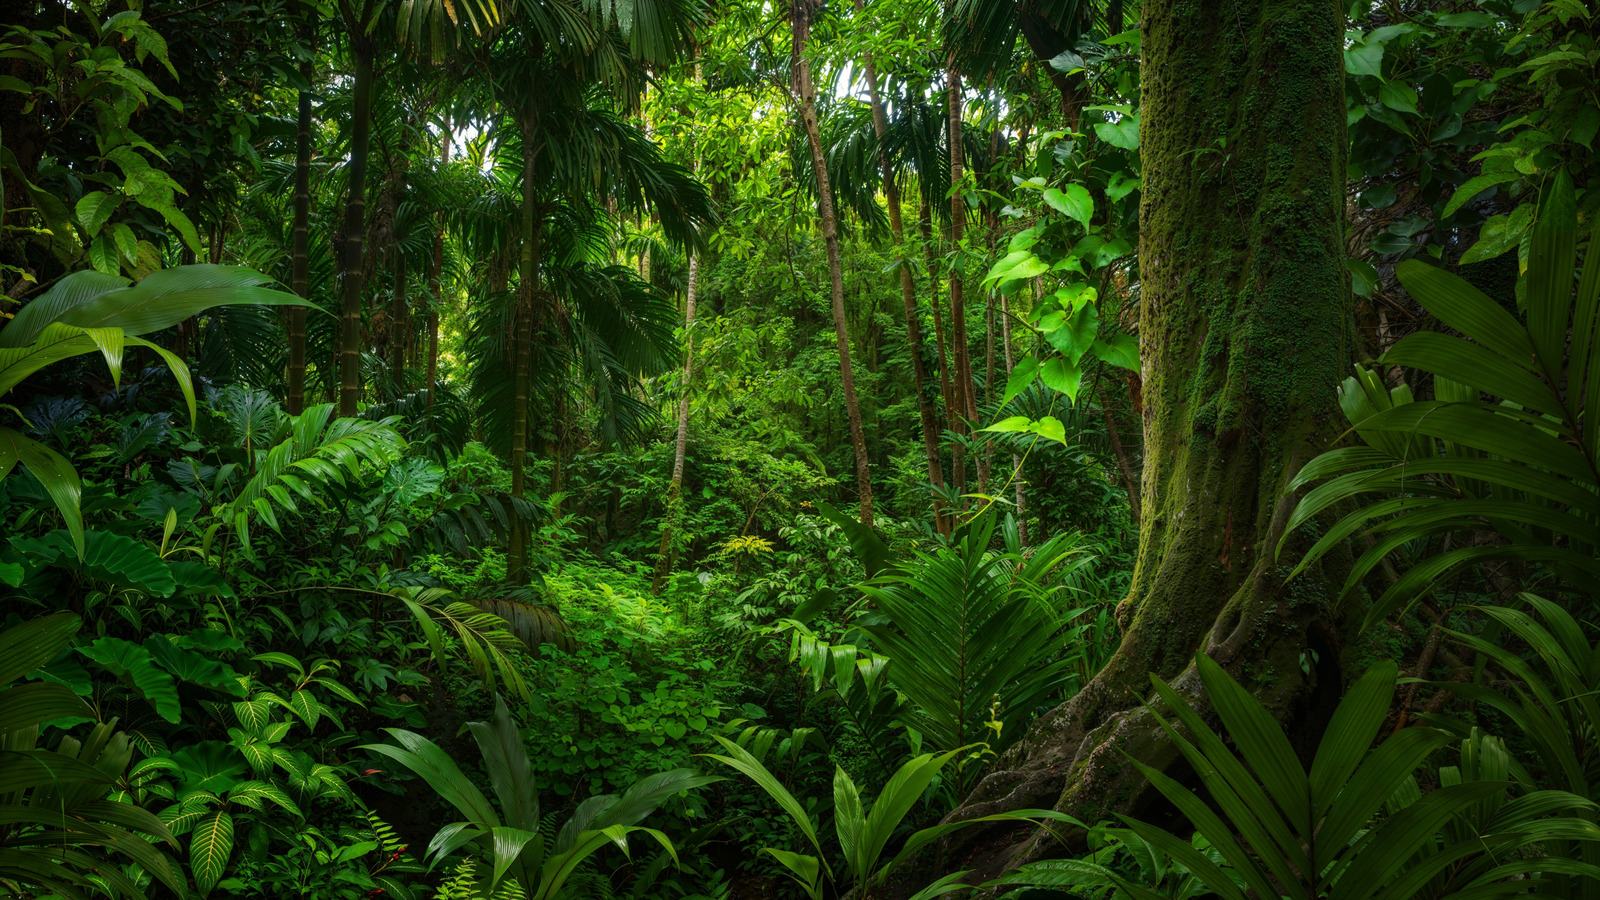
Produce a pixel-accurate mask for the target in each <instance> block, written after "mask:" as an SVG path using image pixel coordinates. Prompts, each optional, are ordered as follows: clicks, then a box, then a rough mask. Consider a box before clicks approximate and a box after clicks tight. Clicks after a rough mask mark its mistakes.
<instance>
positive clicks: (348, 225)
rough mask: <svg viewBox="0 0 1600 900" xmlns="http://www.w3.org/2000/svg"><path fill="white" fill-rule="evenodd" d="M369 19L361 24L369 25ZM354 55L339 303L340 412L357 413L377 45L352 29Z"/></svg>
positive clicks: (359, 398) (344, 414) (348, 414)
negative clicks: (368, 162) (348, 168)
mask: <svg viewBox="0 0 1600 900" xmlns="http://www.w3.org/2000/svg"><path fill="white" fill-rule="evenodd" d="M365 24H366V23H364V22H363V23H359V28H363V29H364V28H365ZM351 34H352V38H353V39H352V41H351V44H352V52H353V53H354V55H355V69H356V71H355V83H354V85H353V86H352V91H353V93H354V95H355V96H354V98H353V99H354V104H353V108H352V110H351V137H350V178H349V183H350V187H349V197H348V198H346V201H345V214H344V253H343V254H342V257H341V264H340V269H341V270H342V272H341V273H340V274H341V275H342V277H343V284H342V285H341V287H342V289H343V295H342V298H343V299H342V303H341V304H340V308H339V415H341V416H353V415H355V414H356V413H357V412H358V411H359V409H360V404H361V293H362V280H363V279H362V275H363V272H362V258H361V251H362V247H363V244H364V243H365V237H366V213H367V149H368V145H369V144H370V143H371V135H372V55H373V48H372V45H371V43H370V42H368V41H367V40H366V39H365V38H363V37H359V36H358V35H360V34H361V31H360V30H356V31H352V32H351Z"/></svg>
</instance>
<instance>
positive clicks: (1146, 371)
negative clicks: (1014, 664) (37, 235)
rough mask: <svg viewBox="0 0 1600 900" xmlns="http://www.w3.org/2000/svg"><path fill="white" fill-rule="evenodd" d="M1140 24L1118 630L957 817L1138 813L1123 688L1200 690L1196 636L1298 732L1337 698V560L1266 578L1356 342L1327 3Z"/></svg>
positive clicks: (989, 858)
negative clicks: (1137, 399) (1126, 562)
mask: <svg viewBox="0 0 1600 900" xmlns="http://www.w3.org/2000/svg"><path fill="white" fill-rule="evenodd" d="M1143 22H1144V24H1143V32H1144V39H1143V53H1144V56H1143V62H1142V69H1141V78H1142V86H1141V91H1142V97H1143V108H1142V118H1141V138H1142V146H1141V154H1142V158H1143V182H1144V185H1143V189H1144V194H1143V199H1142V204H1141V208H1140V220H1141V221H1140V248H1139V258H1140V273H1141V298H1142V299H1141V310H1140V322H1139V338H1140V350H1141V367H1142V374H1143V379H1144V397H1145V401H1146V405H1145V408H1144V431H1145V466H1144V474H1143V491H1142V493H1143V504H1142V505H1143V510H1142V511H1143V516H1142V517H1141V521H1140V529H1139V552H1138V555H1137V559H1136V563H1135V568H1134V574H1133V582H1132V588H1131V590H1130V592H1129V594H1128V596H1127V598H1126V599H1125V600H1124V601H1123V602H1122V603H1121V604H1120V605H1119V607H1118V623H1119V624H1120V625H1122V626H1123V628H1124V629H1125V634H1124V638H1123V642H1122V644H1121V646H1120V647H1119V648H1118V650H1117V653H1116V654H1115V656H1114V657H1113V658H1112V660H1111V661H1110V663H1109V664H1108V665H1107V666H1106V667H1105V669H1104V670H1102V671H1101V673H1100V674H1099V675H1098V676H1097V677H1096V678H1095V679H1094V680H1093V681H1092V682H1091V683H1090V684H1089V685H1088V686H1087V687H1085V688H1084V689H1083V691H1082V692H1081V693H1079V694H1078V695H1077V696H1076V697H1074V698H1073V699H1072V700H1071V701H1070V702H1067V703H1065V704H1063V705H1062V706H1060V707H1058V708H1057V709H1055V710H1053V711H1052V712H1050V713H1048V714H1047V715H1045V716H1044V717H1042V718H1041V719H1039V720H1038V721H1037V722H1035V723H1034V724H1033V726H1032V727H1031V728H1030V729H1029V731H1028V734H1027V736H1026V737H1025V738H1024V739H1023V740H1022V741H1020V742H1019V743H1018V744H1017V745H1016V746H1015V747H1014V748H1013V749H1012V750H1010V751H1008V752H1007V753H1006V754H1005V755H1004V756H1003V757H1002V758H1001V759H1000V760H998V761H997V762H996V764H995V766H994V767H993V769H992V770H991V771H990V772H989V773H988V774H987V775H986V776H985V777H984V779H983V780H982V782H981V783H980V784H979V785H978V787H977V788H976V789H975V790H974V791H973V792H972V794H971V795H970V796H969V797H968V799H967V800H966V802H965V803H963V805H962V806H961V807H960V808H959V809H957V810H956V812H954V813H953V814H952V818H954V819H967V818H973V817H976V816H981V815H986V814H989V813H994V812H1000V811H1004V810H1012V809H1019V808H1026V807H1054V808H1056V809H1059V810H1061V811H1063V812H1066V813H1069V814H1072V815H1076V816H1078V817H1079V818H1081V819H1083V820H1085V821H1088V822H1094V821H1099V820H1102V819H1104V818H1106V817H1108V816H1109V815H1110V814H1111V813H1113V812H1130V811H1132V812H1137V811H1138V810H1139V809H1140V808H1141V807H1142V806H1143V805H1144V804H1145V803H1146V802H1147V801H1148V800H1150V799H1151V798H1152V792H1151V791H1150V789H1149V787H1148V785H1147V784H1146V783H1145V782H1144V781H1143V779H1142V778H1141V777H1140V776H1139V775H1138V773H1137V772H1136V770H1134V769H1133V767H1132V766H1130V765H1129V764H1128V762H1127V758H1126V757H1125V756H1124V755H1123V754H1124V753H1127V754H1130V755H1132V756H1133V757H1134V758H1137V759H1139V760H1141V761H1143V762H1145V763H1146V764H1149V765H1154V766H1157V767H1166V766H1170V765H1172V764H1173V763H1174V762H1175V761H1176V760H1177V759H1178V753H1177V751H1176V749H1175V748H1174V747H1172V745H1171V744H1170V743H1169V742H1168V741H1166V740H1164V739H1163V737H1162V734H1161V732H1160V731H1159V729H1158V728H1157V727H1156V725H1155V723H1154V721H1153V719H1152V717H1151V716H1150V715H1149V714H1148V713H1147V712H1145V711H1144V710H1143V709H1142V707H1141V705H1140V700H1141V699H1142V698H1144V697H1146V696H1147V695H1148V694H1149V676H1150V674H1155V675H1158V676H1160V677H1162V678H1164V679H1167V680H1169V681H1172V680H1174V679H1176V683H1177V685H1178V686H1179V688H1180V690H1181V691H1183V692H1184V693H1186V694H1187V695H1189V696H1191V697H1197V696H1198V694H1197V693H1196V692H1197V690H1198V685H1197V680H1196V679H1195V678H1194V673H1193V669H1192V665H1191V664H1192V661H1193V659H1194V656H1195V654H1196V653H1197V652H1205V653H1207V654H1209V655H1210V656H1212V657H1213V658H1215V659H1217V660H1218V662H1220V663H1221V664H1222V665H1224V666H1225V667H1227V668H1228V669H1230V670H1231V671H1232V672H1233V673H1234V674H1235V676H1236V677H1239V678H1241V679H1242V681H1243V683H1245V684H1246V685H1248V686H1252V688H1253V690H1254V691H1255V693H1256V694H1257V696H1258V697H1260V698H1261V699H1262V700H1263V701H1264V702H1265V703H1266V705H1267V706H1268V708H1269V709H1271V710H1273V711H1274V713H1275V714H1276V715H1277V716H1278V717H1279V719H1280V720H1281V721H1282V722H1283V723H1284V724H1285V726H1286V727H1287V728H1289V729H1290V731H1291V734H1294V735H1299V736H1300V737H1302V738H1306V739H1309V738H1310V737H1311V736H1312V735H1313V733H1314V732H1315V731H1317V730H1318V729H1319V728H1320V726H1321V724H1322V723H1323V722H1325V715H1326V712H1327V704H1328V703H1330V702H1333V701H1336V699H1337V696H1338V693H1339V691H1340V689H1341V687H1342V679H1343V675H1344V673H1343V671H1342V668H1341V664H1340V663H1341V656H1342V654H1343V651H1344V650H1345V638H1346V637H1348V636H1349V635H1350V634H1351V633H1352V631H1351V628H1350V626H1349V623H1351V622H1353V621H1359V615H1358V614H1357V613H1359V611H1358V610H1341V609H1339V608H1337V607H1336V606H1335V605H1334V598H1335V597H1336V594H1337V586H1338V584H1339V583H1340V582H1341V580H1342V573H1340V572H1338V571H1337V567H1338V566H1339V562H1338V561H1332V562H1330V563H1329V566H1330V568H1328V569H1321V570H1313V571H1309V572H1306V573H1303V574H1302V575H1301V576H1300V577H1299V578H1297V579H1296V580H1295V581H1293V582H1291V583H1287V584H1286V583H1285V581H1284V576H1285V574H1286V573H1287V572H1288V571H1289V569H1290V568H1291V567H1292V565H1293V560H1292V559H1291V558H1290V557H1291V556H1292V555H1293V554H1294V552H1295V550H1294V548H1295V544H1294V543H1293V542H1291V544H1290V545H1289V548H1287V549H1286V550H1285V555H1284V559H1282V560H1277V559H1275V558H1274V549H1275V548H1276V546H1277V544H1278V541H1279V538H1280V536H1281V535H1282V529H1283V526H1284V522H1285V521H1286V519H1287V516H1288V514H1289V511H1290V509H1291V508H1292V506H1293V498H1292V497H1287V496H1285V494H1284V490H1283V487H1284V485H1285V483H1286V481H1287V479H1288V478H1289V477H1290V476H1292V475H1293V474H1294V473H1295V471H1296V470H1298V469H1299V467H1300V466H1301V465H1302V464H1303V463H1305V462H1306V461H1307V460H1308V459H1310V458H1311V457H1312V456H1314V455H1315V454H1316V453H1318V452H1319V451H1321V450H1323V449H1325V448H1326V446H1327V445H1328V443H1329V441H1330V440H1332V439H1333V438H1335V437H1336V436H1337V435H1338V433H1339V432H1338V425H1337V422H1338V415H1337V412H1338V411H1337V407H1336V404H1335V400H1334V389H1335V386H1336V385H1337V383H1338V380H1339V378H1340V377H1341V375H1342V374H1343V373H1344V372H1345V370H1346V367H1347V364H1348V363H1349V361H1350V359H1351V354H1352V347H1353V342H1354V334H1353V329H1354V326H1353V321H1352V311H1351V300H1350V293H1349V289H1348V285H1347V283H1346V279H1345V276H1344V270H1343V265H1342V260H1343V258H1344V252H1343V230H1344V229H1343V223H1344V200H1343V197H1344V194H1343V187H1344V162H1345V146H1346V137H1345V121H1344V96H1343V85H1344V67H1343V63H1342V56H1341V50H1342V41H1343V15H1342V13H1341V9H1340V6H1339V5H1338V4H1337V3H1336V2H1334V0H1256V2H1225V0H1207V2H1199V3H1195V2H1179V0H1150V2H1148V3H1146V4H1145V6H1144V7H1143ZM1346 563H1347V561H1346ZM958 834H959V835H960V838H959V839H960V840H961V841H962V844H961V845H960V846H952V847H949V848H947V849H948V850H950V851H951V852H952V853H954V855H955V856H956V857H957V859H954V860H950V861H949V862H948V864H947V866H946V868H958V867H959V868H969V867H975V868H977V869H978V870H979V871H978V873H976V874H987V873H989V872H993V871H995V870H997V869H1002V868H1007V867H1011V866H1015V865H1018V864H1020V863H1022V862H1025V861H1027V860H1029V859H1033V858H1039V857H1045V856H1052V855H1060V854H1061V853H1062V852H1063V851H1062V848H1061V846H1060V844H1058V843H1056V842H1055V841H1054V840H1053V839H1050V838H1047V837H1044V836H1042V835H1040V834H1037V833H1035V832H1033V831H1031V830H1014V831H1013V832H1012V833H1011V834H1010V835H1009V838H1010V839H1009V840H1007V839H1004V836H1002V835H1000V834H997V833H996V832H994V831H992V830H991V831H988V832H980V831H979V830H978V829H966V830H964V831H962V832H958ZM997 847H998V848H999V849H996V848H997ZM975 848H982V849H981V851H980V850H978V849H975Z"/></svg>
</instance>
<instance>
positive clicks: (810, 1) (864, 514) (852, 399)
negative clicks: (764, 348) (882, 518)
mask: <svg viewBox="0 0 1600 900" xmlns="http://www.w3.org/2000/svg"><path fill="white" fill-rule="evenodd" d="M817 2H818V0H793V4H792V5H791V7H790V16H791V22H792V24H793V25H794V46H793V52H792V55H791V57H790V59H791V61H792V65H791V70H792V72H793V82H794V83H793V87H794V93H795V99H796V100H798V101H799V103H800V118H801V123H802V124H803V125H804V127H805V130H806V140H807V142H808V143H809V144H810V145H811V169H812V171H813V172H814V173H815V174H816V178H817V205H818V207H820V209H821V213H822V239H823V242H824V243H825V244H827V248H828V277H829V281H830V287H831V289H832V297H833V333H834V338H835V340H836V341H837V342H838V345H839V376H840V382H841V384H842V386H843V390H844V405H845V412H846V414H847V415H848V416H849V418H850V446H851V449H852V450H853V451H854V453H855V458H856V491H857V493H858V494H859V496H860V499H861V524H863V525H866V526H868V527H871V526H872V471H871V464H870V462H869V460H868V459H867V436H866V432H865V430H864V429H863V428H862V426H861V406H860V404H859V403H857V402H856V379H855V373H854V372H853V371H852V370H851V367H850V337H849V335H848V334H847V333H846V331H845V312H844V263H843V261H842V260H841V259H840V256H839V226H838V222H837V220H836V218H835V216H834V211H833V191H832V190H831V189H830V187H829V184H828V166H827V162H826V161H825V160H824V158H823V154H822V129H821V128H820V126H819V125H818V124H817V89H816V85H815V84H813V83H812V80H811V61H810V60H808V59H807V58H806V55H805V48H806V40H807V38H808V37H809V36H810V33H811V17H812V16H813V15H814V14H815V12H816V5H815V4H816V3H817Z"/></svg>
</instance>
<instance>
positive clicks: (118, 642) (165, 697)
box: [78, 637, 182, 723]
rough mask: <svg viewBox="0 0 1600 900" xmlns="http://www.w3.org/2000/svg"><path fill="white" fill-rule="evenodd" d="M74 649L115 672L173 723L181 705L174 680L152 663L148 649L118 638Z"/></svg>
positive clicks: (162, 716)
mask: <svg viewBox="0 0 1600 900" xmlns="http://www.w3.org/2000/svg"><path fill="white" fill-rule="evenodd" d="M78 652H79V653H82V654H83V655H84V656H86V657H88V658H89V659H90V660H92V661H93V662H94V663H95V664H96V665H98V666H99V667H100V668H102V669H104V670H106V671H107V672H110V673H111V674H112V675H115V676H116V677H117V678H118V679H120V680H122V681H123V682H124V683H126V684H128V685H130V686H132V687H133V689H134V690H136V691H138V692H139V695H140V696H142V697H144V699H145V700H146V701H148V702H149V703H150V705H151V706H152V707H154V708H155V711H156V713H157V714H158V715H160V716H161V718H163V719H166V720H167V721H168V722H172V723H176V722H177V721H178V715H179V713H180V712H181V710H182V707H181V706H180V705H179V703H178V683H177V682H176V681H175V680H174V679H173V677H172V674H171V673H169V672H167V671H166V670H165V669H162V668H161V667H160V666H157V665H156V661H155V658H154V657H152V656H151V655H150V651H149V650H146V649H145V648H143V647H141V646H139V645H138V644H135V643H133V642H132V641H124V640H122V639H121V638H109V637H108V638H101V639H99V640H97V641H95V642H94V643H92V644H89V645H88V646H84V647H79V648H78Z"/></svg>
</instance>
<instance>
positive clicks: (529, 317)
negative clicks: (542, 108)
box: [506, 103, 541, 580]
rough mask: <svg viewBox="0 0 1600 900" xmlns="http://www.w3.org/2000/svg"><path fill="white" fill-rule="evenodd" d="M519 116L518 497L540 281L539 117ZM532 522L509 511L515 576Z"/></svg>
mask: <svg viewBox="0 0 1600 900" xmlns="http://www.w3.org/2000/svg"><path fill="white" fill-rule="evenodd" d="M521 119H522V229H521V232H520V234H521V238H522V247H521V253H520V258H519V261H518V265H517V306H516V312H515V313H514V318H515V322H514V324H513V325H512V341H511V359H512V364H511V371H512V376H511V377H512V389H511V496H512V497H514V498H516V499H518V500H521V499H523V497H525V496H526V495H527V491H528V473H527V468H528V403H529V401H530V400H531V399H532V395H533V317H534V312H535V305H536V304H535V301H536V299H537V295H538V285H539V257H540V250H541V247H540V243H539V240H540V233H539V225H540V218H541V217H540V215H539V210H538V203H537V201H536V200H535V196H534V174H535V166H536V164H537V162H538V158H539V157H538V153H539V150H538V148H539V143H538V140H537V138H536V135H535V134H534V129H535V127H536V126H535V123H536V122H537V121H538V116H537V113H536V112H535V110H534V109H533V105H532V104H531V103H530V104H528V105H527V106H526V107H524V109H523V114H522V116H521ZM529 526H530V523H528V522H526V521H524V520H523V518H522V516H521V515H520V514H518V513H515V512H513V514H512V516H511V547H510V550H509V552H508V553H507V554H506V571H507V575H508V576H509V577H510V578H511V579H513V580H515V579H517V578H520V577H523V576H524V575H525V574H526V571H527V566H528V535H529Z"/></svg>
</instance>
